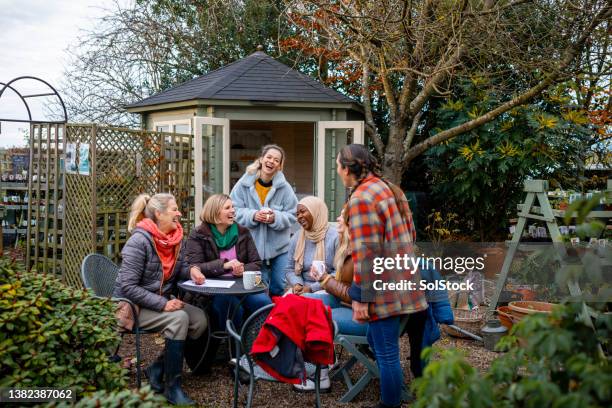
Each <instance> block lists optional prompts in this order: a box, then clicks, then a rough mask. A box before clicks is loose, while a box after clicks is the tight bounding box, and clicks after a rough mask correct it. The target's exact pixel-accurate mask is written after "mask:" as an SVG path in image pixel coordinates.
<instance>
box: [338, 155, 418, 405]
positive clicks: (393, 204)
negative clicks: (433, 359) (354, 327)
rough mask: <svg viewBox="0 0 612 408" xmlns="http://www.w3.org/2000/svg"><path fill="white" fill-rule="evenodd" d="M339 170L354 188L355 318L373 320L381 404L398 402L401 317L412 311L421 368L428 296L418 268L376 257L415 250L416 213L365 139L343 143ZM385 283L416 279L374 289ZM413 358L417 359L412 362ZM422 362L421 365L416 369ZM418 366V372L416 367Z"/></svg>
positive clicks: (351, 200)
mask: <svg viewBox="0 0 612 408" xmlns="http://www.w3.org/2000/svg"><path fill="white" fill-rule="evenodd" d="M336 164H337V168H336V170H337V172H338V175H339V176H340V178H341V179H342V181H343V183H344V185H345V186H346V187H349V188H351V195H350V197H349V200H348V203H347V211H348V212H349V234H350V238H351V246H352V248H353V253H352V257H353V263H354V269H355V270H354V274H353V284H352V285H351V288H350V290H349V295H350V296H351V299H352V300H353V301H352V308H353V320H356V321H358V322H369V325H368V332H367V337H368V343H369V344H370V347H371V348H372V349H373V350H374V353H375V355H376V364H377V365H378V369H379V370H380V388H381V399H382V402H381V403H380V404H379V407H396V406H399V405H400V403H401V401H400V398H401V390H402V386H403V375H402V368H401V365H400V353H399V334H400V333H399V326H400V317H401V316H402V315H406V314H410V315H411V316H410V320H409V322H408V334H409V337H410V344H411V349H412V345H415V346H418V349H416V348H415V349H412V350H411V369H412V371H413V374H414V375H419V374H420V358H419V356H420V345H421V343H422V336H423V330H424V327H425V321H426V318H427V312H426V309H427V301H426V300H425V295H424V293H423V292H422V291H421V290H418V289H417V288H418V282H419V280H420V278H419V274H418V272H417V271H413V270H410V269H409V268H400V267H397V266H394V267H393V268H389V269H385V271H384V272H383V273H382V274H375V273H374V272H373V270H372V267H371V266H372V262H373V259H374V258H375V257H389V258H394V257H395V255H397V254H402V255H403V254H408V255H412V253H413V251H412V244H413V242H414V240H415V238H416V233H415V229H414V224H413V222H412V215H411V213H410V208H409V207H408V202H407V200H406V198H405V196H404V194H403V192H402V191H401V190H400V189H399V188H398V187H397V186H395V185H393V184H391V183H388V182H386V181H385V180H383V179H382V178H381V177H380V176H379V175H378V172H377V167H378V166H377V163H376V159H375V158H374V157H373V156H372V155H371V154H370V152H369V151H368V150H367V148H366V147H365V146H363V145H357V144H351V145H347V146H344V147H343V148H342V149H341V150H340V153H339V154H338V158H337V159H336ZM375 280H378V281H380V282H385V283H400V282H414V285H415V286H416V287H415V288H413V289H412V290H391V289H386V290H373V287H380V282H379V284H378V286H377V285H375V284H374V281H375ZM412 360H414V362H416V364H412ZM417 367H418V370H417ZM415 371H416V372H415Z"/></svg>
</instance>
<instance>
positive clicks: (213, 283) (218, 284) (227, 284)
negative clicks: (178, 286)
mask: <svg viewBox="0 0 612 408" xmlns="http://www.w3.org/2000/svg"><path fill="white" fill-rule="evenodd" d="M183 285H186V286H197V287H204V288H225V289H228V288H231V287H232V286H233V285H234V281H229V280H219V279H206V281H205V282H204V284H202V285H196V283H195V282H194V281H192V280H188V281H185V282H183Z"/></svg>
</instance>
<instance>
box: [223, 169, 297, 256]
mask: <svg viewBox="0 0 612 408" xmlns="http://www.w3.org/2000/svg"><path fill="white" fill-rule="evenodd" d="M256 178H257V176H256V175H255V174H248V173H245V174H244V175H243V176H242V177H241V178H240V180H238V182H237V183H236V185H235V186H234V188H233V189H232V192H231V194H230V197H231V198H232V201H233V202H234V207H235V208H236V221H237V222H238V224H240V225H242V226H243V227H246V228H248V229H249V230H250V231H251V235H252V236H253V240H254V241H255V246H256V247H257V251H258V252H259V257H260V258H261V259H262V260H266V259H272V258H275V257H276V256H278V255H280V254H283V253H285V252H287V251H288V250H289V239H290V232H291V226H292V225H293V224H295V222H296V215H295V213H296V210H297V197H296V196H295V193H294V192H293V188H292V187H291V185H290V184H289V183H288V182H287V180H286V179H285V176H284V175H283V173H282V172H281V171H279V172H277V173H276V175H275V176H274V178H273V179H272V188H271V189H270V192H268V195H267V197H266V201H265V202H264V205H261V201H259V196H258V195H257V191H256V190H255V180H256ZM263 207H268V208H270V209H272V210H273V211H274V222H273V223H272V224H263V223H259V222H255V221H253V216H254V215H255V213H256V212H257V211H259V210H261V209H262V208H263Z"/></svg>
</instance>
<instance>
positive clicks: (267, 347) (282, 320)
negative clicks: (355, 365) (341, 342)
mask: <svg viewBox="0 0 612 408" xmlns="http://www.w3.org/2000/svg"><path fill="white" fill-rule="evenodd" d="M251 355H252V356H253V358H254V359H255V361H256V362H257V364H258V365H259V366H260V367H261V368H262V369H264V370H265V371H266V372H267V373H268V374H270V375H271V376H272V377H274V378H276V379H277V380H279V381H283V382H287V383H293V384H299V383H300V382H302V381H304V380H305V369H304V361H307V362H310V363H313V364H321V365H326V364H332V363H333V362H334V339H333V323H332V319H331V309H330V308H329V307H327V306H325V305H323V302H321V301H320V300H318V299H309V298H305V297H301V296H296V295H287V296H285V297H282V298H279V300H278V301H277V303H276V306H275V307H274V308H273V309H272V311H271V312H270V314H269V315H268V318H267V319H266V321H265V322H264V325H263V327H262V329H261V331H260V332H259V335H258V336H257V339H256V340H255V342H254V343H253V347H252V348H251Z"/></svg>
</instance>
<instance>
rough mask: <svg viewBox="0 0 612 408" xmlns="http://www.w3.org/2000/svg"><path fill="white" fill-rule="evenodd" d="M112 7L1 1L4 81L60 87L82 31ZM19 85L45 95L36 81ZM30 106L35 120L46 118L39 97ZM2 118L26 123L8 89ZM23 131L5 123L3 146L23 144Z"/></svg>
mask: <svg viewBox="0 0 612 408" xmlns="http://www.w3.org/2000/svg"><path fill="white" fill-rule="evenodd" d="M123 3H125V2H123V1H122V4H123ZM112 5H113V0H0V82H3V83H6V82H8V81H10V80H11V79H13V78H16V77H20V76H26V75H30V76H36V77H39V78H41V79H44V80H45V81H47V82H49V83H50V84H51V85H52V86H54V87H59V85H60V82H61V79H62V73H63V71H64V67H65V66H66V64H67V61H68V58H67V56H66V53H65V51H66V49H67V48H68V46H69V45H73V44H75V42H76V40H77V38H78V36H79V29H90V28H91V27H92V26H93V25H94V23H95V20H96V18H98V17H100V16H101V15H102V14H103V12H104V11H103V10H102V8H105V7H106V8H109V7H112ZM17 84H19V85H17ZM15 85H16V88H17V89H18V90H19V92H21V93H24V92H25V93H26V94H27V93H28V92H39V91H42V90H43V89H42V88H40V87H39V86H33V85H34V82H32V81H27V82H26V81H25V80H24V81H19V82H17V83H16V84H15ZM0 89H1V87H0ZM29 101H33V103H32V105H33V106H32V116H33V119H47V118H44V111H43V110H42V109H41V107H40V106H36V101H35V100H34V98H32V99H29ZM0 118H11V119H17V118H27V112H26V110H25V108H24V107H23V103H22V102H21V101H20V100H19V98H18V97H17V96H16V95H15V94H14V93H13V92H10V91H8V90H7V91H5V93H4V95H3V96H2V97H1V98H0ZM19 128H22V129H24V128H29V125H28V124H27V123H10V122H2V129H1V131H2V132H1V133H0V147H7V146H19V145H24V141H23V135H22V134H21V132H20V131H19Z"/></svg>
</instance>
